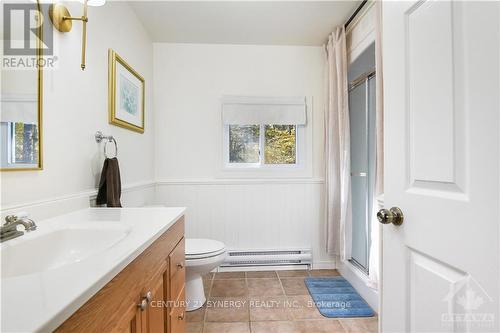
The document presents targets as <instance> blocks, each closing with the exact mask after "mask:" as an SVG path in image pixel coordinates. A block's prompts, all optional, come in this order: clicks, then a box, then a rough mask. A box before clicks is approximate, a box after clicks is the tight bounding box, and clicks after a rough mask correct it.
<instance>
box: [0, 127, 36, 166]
mask: <svg viewBox="0 0 500 333" xmlns="http://www.w3.org/2000/svg"><path fill="white" fill-rule="evenodd" d="M0 136H1V137H2V138H6V140H5V144H4V145H2V155H3V154H5V155H6V157H7V158H6V160H7V163H8V164H7V165H5V166H4V167H6V166H9V165H18V164H33V165H36V164H38V126H37V125H36V124H26V123H22V122H2V123H1V126H0Z"/></svg>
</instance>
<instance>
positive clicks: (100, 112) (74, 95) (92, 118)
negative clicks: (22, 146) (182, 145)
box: [1, 1, 154, 210]
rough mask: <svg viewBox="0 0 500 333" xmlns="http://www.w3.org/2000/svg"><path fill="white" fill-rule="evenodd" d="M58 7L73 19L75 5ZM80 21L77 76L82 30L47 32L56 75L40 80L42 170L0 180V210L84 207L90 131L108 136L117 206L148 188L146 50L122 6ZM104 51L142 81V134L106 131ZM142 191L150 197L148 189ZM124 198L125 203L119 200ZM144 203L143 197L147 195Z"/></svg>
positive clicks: (91, 169) (92, 181) (93, 163)
mask: <svg viewBox="0 0 500 333" xmlns="http://www.w3.org/2000/svg"><path fill="white" fill-rule="evenodd" d="M65 4H67V5H68V8H69V9H70V12H71V13H72V14H74V15H81V12H82V6H81V4H79V3H76V2H68V3H65ZM88 16H89V24H88V25H87V29H88V30H87V32H88V36H87V37H88V45H87V68H86V69H85V71H83V72H82V71H81V70H80V54H81V27H82V25H81V24H80V23H79V22H74V23H73V30H72V31H71V32H69V33H65V34H62V33H59V32H57V31H56V30H54V39H55V43H57V48H58V54H57V56H58V68H57V69H55V70H46V71H45V73H44V92H43V96H44V103H43V141H44V144H43V153H44V157H43V164H44V170H42V171H29V172H28V171H23V172H2V173H1V180H2V186H1V189H2V193H1V194H2V197H1V206H2V209H3V210H5V209H17V208H22V207H23V206H25V205H30V204H34V203H36V205H37V206H39V205H40V204H43V203H48V202H52V203H54V202H58V201H61V202H62V201H64V202H66V201H67V200H68V198H73V199H75V198H78V200H77V201H76V202H77V203H73V204H71V205H69V206H71V207H73V208H81V206H82V205H84V206H88V204H89V195H91V194H92V193H94V189H95V188H96V185H97V184H98V180H99V176H100V171H101V167H102V162H103V154H102V146H99V145H98V144H97V143H96V142H95V141H94V138H93V136H94V133H95V132H96V131H97V130H100V131H102V132H104V133H105V134H112V135H114V136H115V138H116V140H117V142H118V147H119V156H118V157H119V161H120V169H121V177H122V184H123V186H124V188H125V193H124V200H125V202H127V200H128V202H130V204H132V203H133V204H140V203H141V201H142V200H144V199H141V197H137V196H135V195H132V194H131V192H130V191H131V190H133V189H135V188H136V185H141V186H142V187H141V186H139V187H140V188H141V191H142V190H143V189H144V186H146V187H148V186H149V187H150V185H151V182H152V181H153V180H154V166H153V162H154V134H153V132H154V127H153V107H152V81H153V63H152V62H153V44H152V42H151V40H150V39H149V37H148V35H147V33H146V31H145V30H144V28H143V26H142V25H141V23H140V22H139V21H138V19H137V18H136V16H135V13H134V12H133V11H132V10H131V8H130V7H129V5H128V4H125V3H116V2H109V1H108V2H107V3H106V5H105V6H102V7H89V13H88ZM46 24H50V21H46ZM108 48H112V49H114V50H115V51H116V52H117V53H118V54H119V55H120V56H122V57H123V58H124V59H125V60H126V61H127V62H128V63H129V64H130V65H131V66H132V67H134V68H135V69H136V70H137V71H138V72H139V73H141V74H142V75H143V76H144V78H145V80H146V131H145V133H144V134H138V133H135V132H131V131H128V130H125V129H122V128H119V127H116V126H112V125H109V124H108V86H107V84H108ZM148 184H149V185H148ZM147 191H149V192H151V191H153V192H154V188H152V189H148V190H147ZM149 192H148V193H149ZM129 195H130V196H131V198H133V200H132V199H127V196H129ZM144 197H151V193H149V194H148V196H144ZM82 198H85V199H84V200H83V199H82ZM82 200H83V201H82ZM56 206H57V205H56Z"/></svg>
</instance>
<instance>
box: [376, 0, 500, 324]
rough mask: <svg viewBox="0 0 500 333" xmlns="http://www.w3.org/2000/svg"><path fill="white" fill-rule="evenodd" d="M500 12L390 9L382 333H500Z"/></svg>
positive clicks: (445, 5) (430, 6)
mask: <svg viewBox="0 0 500 333" xmlns="http://www.w3.org/2000/svg"><path fill="white" fill-rule="evenodd" d="M499 25H500V5H499V3H498V2H479V1H456V2H444V1H411V2H406V1H396V2H392V1H387V2H384V3H383V58H384V64H383V65H384V104H385V108H384V112H385V117H384V118H385V133H384V134H385V154H386V155H385V179H384V181H385V206H386V208H390V207H393V206H396V207H399V208H401V210H402V211H403V214H404V217H405V218H404V222H403V224H402V225H401V226H395V225H393V224H386V225H384V226H383V265H382V273H383V277H382V279H383V283H382V306H381V309H382V311H381V327H382V331H383V332H483V331H486V332H499V331H500V328H499V283H500V274H499V260H500V258H499V252H500V249H499V223H500V222H499V220H500V219H499V216H500V215H499V204H500V199H499V188H500V178H499V168H500V166H499V155H500V141H499V127H500V120H499V113H500V108H499V104H500V84H499V77H500V65H499V63H500V55H499V52H500V45H499V40H500V37H499V36H500V35H499V34H500V27H499Z"/></svg>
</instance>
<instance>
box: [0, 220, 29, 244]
mask: <svg viewBox="0 0 500 333" xmlns="http://www.w3.org/2000/svg"><path fill="white" fill-rule="evenodd" d="M18 225H22V226H23V227H24V230H25V231H26V232H30V231H33V230H36V224H35V221H33V220H31V219H29V218H27V217H26V216H17V215H8V216H6V217H5V223H4V224H3V225H2V226H0V242H4V241H6V240H9V239H13V238H17V237H19V236H22V235H24V232H23V231H19V230H17V226H18Z"/></svg>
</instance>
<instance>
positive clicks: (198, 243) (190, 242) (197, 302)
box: [186, 238, 226, 311]
mask: <svg viewBox="0 0 500 333" xmlns="http://www.w3.org/2000/svg"><path fill="white" fill-rule="evenodd" d="M225 258H226V247H225V245H224V243H222V242H219V241H216V240H212V239H199V238H187V239H186V303H187V304H186V311H194V310H196V309H199V308H201V307H202V306H203V304H205V302H206V298H205V291H204V288H203V280H202V276H203V275H205V274H207V273H208V272H210V271H211V270H213V269H214V268H216V267H218V266H219V265H220V264H222V262H223V261H224V259H225Z"/></svg>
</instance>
